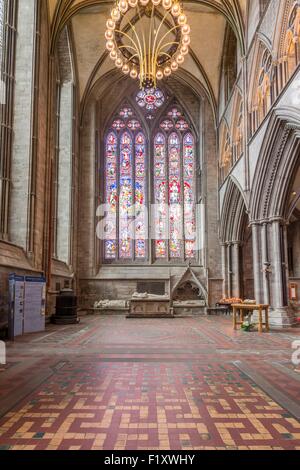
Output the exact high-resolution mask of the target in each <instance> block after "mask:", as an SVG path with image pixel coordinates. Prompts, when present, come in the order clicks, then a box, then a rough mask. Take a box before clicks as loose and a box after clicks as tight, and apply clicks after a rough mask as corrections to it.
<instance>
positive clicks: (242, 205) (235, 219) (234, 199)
mask: <svg viewBox="0 0 300 470" xmlns="http://www.w3.org/2000/svg"><path fill="white" fill-rule="evenodd" d="M247 214H248V204H247V201H246V200H245V198H244V195H243V192H242V190H241V188H240V187H239V185H238V183H237V182H236V181H235V179H234V178H232V177H230V178H229V181H228V185H227V188H226V193H225V197H224V202H223V207H222V212H221V219H220V239H221V243H230V242H233V243H235V242H241V241H243V237H244V233H245V230H244V229H245V219H246V218H247V217H245V216H247Z"/></svg>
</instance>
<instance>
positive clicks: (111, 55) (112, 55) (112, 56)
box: [109, 49, 118, 61]
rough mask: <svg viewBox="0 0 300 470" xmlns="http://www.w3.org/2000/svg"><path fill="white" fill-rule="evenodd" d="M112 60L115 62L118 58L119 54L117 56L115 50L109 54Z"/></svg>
mask: <svg viewBox="0 0 300 470" xmlns="http://www.w3.org/2000/svg"><path fill="white" fill-rule="evenodd" d="M109 56H110V58H111V60H113V61H115V60H116V58H117V57H118V54H117V51H116V50H115V49H114V50H112V51H111V53H110V54H109Z"/></svg>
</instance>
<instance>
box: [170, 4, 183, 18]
mask: <svg viewBox="0 0 300 470" xmlns="http://www.w3.org/2000/svg"><path fill="white" fill-rule="evenodd" d="M180 13H181V7H180V5H179V3H175V4H174V5H173V6H172V15H173V16H175V18H177V16H179V15H180Z"/></svg>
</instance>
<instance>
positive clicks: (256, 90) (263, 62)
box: [248, 36, 274, 134]
mask: <svg viewBox="0 0 300 470" xmlns="http://www.w3.org/2000/svg"><path fill="white" fill-rule="evenodd" d="M271 50H272V49H271V46H270V44H268V41H267V40H266V38H264V37H262V36H257V39H256V46H255V52H254V57H253V61H252V75H251V79H250V86H249V96H248V108H249V111H250V115H251V132H252V134H253V133H254V132H255V131H256V130H257V128H258V127H259V126H260V124H261V123H262V121H263V120H264V118H265V117H266V115H267V113H268V112H269V110H270V108H271V106H272V103H273V100H274V90H273V86H274V80H273V79H274V60H273V55H272V52H271Z"/></svg>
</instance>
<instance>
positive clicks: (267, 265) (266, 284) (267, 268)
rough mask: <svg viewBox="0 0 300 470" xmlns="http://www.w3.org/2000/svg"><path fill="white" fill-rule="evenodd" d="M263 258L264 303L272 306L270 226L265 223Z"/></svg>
mask: <svg viewBox="0 0 300 470" xmlns="http://www.w3.org/2000/svg"><path fill="white" fill-rule="evenodd" d="M261 257H262V265H263V279H262V281H263V295H262V299H263V302H264V303H265V304H267V305H270V279H269V278H270V262H269V253H268V225H267V223H264V224H263V226H262V229H261Z"/></svg>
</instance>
